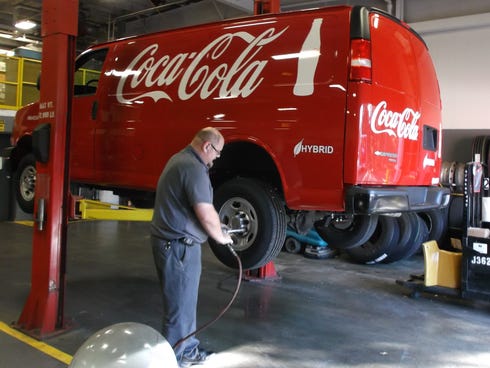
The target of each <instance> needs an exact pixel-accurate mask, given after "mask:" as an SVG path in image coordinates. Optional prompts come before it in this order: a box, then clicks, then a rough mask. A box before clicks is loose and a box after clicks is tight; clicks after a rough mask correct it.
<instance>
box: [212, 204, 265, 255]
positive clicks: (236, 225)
mask: <svg viewBox="0 0 490 368" xmlns="http://www.w3.org/2000/svg"><path fill="white" fill-rule="evenodd" d="M219 217H220V220H221V222H222V223H223V224H225V225H226V226H228V227H229V228H231V229H245V232H244V233H243V234H237V233H234V234H231V238H232V239H233V248H234V249H235V250H237V251H244V250H246V249H248V248H249V247H250V246H251V245H252V244H253V243H254V241H255V238H256V237H257V230H258V219H257V213H256V211H255V208H254V207H253V206H252V204H251V203H250V202H249V201H247V200H246V199H244V198H240V197H233V198H230V199H228V200H227V201H226V202H225V203H223V206H222V207H221V209H220V210H219Z"/></svg>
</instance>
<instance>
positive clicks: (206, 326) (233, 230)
mask: <svg viewBox="0 0 490 368" xmlns="http://www.w3.org/2000/svg"><path fill="white" fill-rule="evenodd" d="M225 231H226V232H227V233H228V234H232V233H234V234H237V233H244V232H246V229H226V230H225ZM226 247H227V248H228V250H229V251H230V252H231V254H233V256H234V257H235V258H236V260H237V263H238V282H237V285H236V287H235V292H234V293H233V296H232V297H231V299H230V301H229V302H228V304H227V305H226V306H225V307H224V308H223V309H222V310H221V312H220V313H219V314H218V315H217V316H216V317H215V318H214V319H212V320H211V321H209V322H207V323H205V324H204V325H202V326H201V327H199V328H198V329H197V330H195V331H194V332H191V333H190V334H189V335H187V336H185V337H183V338H181V339H180V340H179V341H177V342H176V343H175V344H174V345H173V346H172V349H174V350H175V348H176V347H177V346H179V345H180V344H182V343H183V342H184V341H185V340H187V339H188V338H190V337H192V336H194V335H196V334H198V333H199V332H202V331H203V330H205V329H206V328H208V327H209V326H211V325H212V324H213V323H215V322H216V321H217V320H219V319H220V318H221V317H222V316H223V314H225V313H226V311H227V310H228V309H229V308H230V306H231V305H232V304H233V302H234V301H235V298H236V296H237V295H238V291H239V290H240V285H241V283H242V261H241V259H240V257H239V256H238V254H237V253H236V252H235V249H233V244H226Z"/></svg>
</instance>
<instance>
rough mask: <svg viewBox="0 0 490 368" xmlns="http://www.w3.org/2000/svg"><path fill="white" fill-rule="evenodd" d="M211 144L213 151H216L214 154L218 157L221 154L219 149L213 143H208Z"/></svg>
mask: <svg viewBox="0 0 490 368" xmlns="http://www.w3.org/2000/svg"><path fill="white" fill-rule="evenodd" d="M210 144H211V147H213V149H214V152H216V156H218V157H220V156H221V151H220V150H219V149H217V148H216V147H215V146H214V144H212V143H210Z"/></svg>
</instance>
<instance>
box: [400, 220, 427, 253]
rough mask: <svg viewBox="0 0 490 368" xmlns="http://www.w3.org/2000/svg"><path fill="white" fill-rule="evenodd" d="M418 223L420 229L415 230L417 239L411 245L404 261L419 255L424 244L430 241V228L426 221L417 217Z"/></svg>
mask: <svg viewBox="0 0 490 368" xmlns="http://www.w3.org/2000/svg"><path fill="white" fill-rule="evenodd" d="M416 217H417V220H418V221H417V223H418V227H416V228H414V232H415V234H416V236H415V239H414V240H413V242H412V243H409V244H408V245H409V247H408V248H407V251H406V253H405V255H404V256H403V258H402V259H407V258H410V257H411V256H413V255H414V254H415V253H417V252H418V251H419V250H420V249H421V246H422V243H424V242H426V241H427V240H428V239H429V228H428V227H427V224H426V223H425V221H424V220H423V219H422V218H421V217H420V216H419V215H417V216H416Z"/></svg>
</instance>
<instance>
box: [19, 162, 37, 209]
mask: <svg viewBox="0 0 490 368" xmlns="http://www.w3.org/2000/svg"><path fill="white" fill-rule="evenodd" d="M36 173H37V171H36V158H35V157H34V155H33V154H27V155H25V156H24V157H23V158H22V159H21V160H20V162H19V165H18V166H17V170H15V173H14V187H15V189H14V190H15V196H16V198H17V202H18V203H19V207H20V208H21V209H22V210H23V211H24V212H26V213H33V212H34V194H35V189H36Z"/></svg>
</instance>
